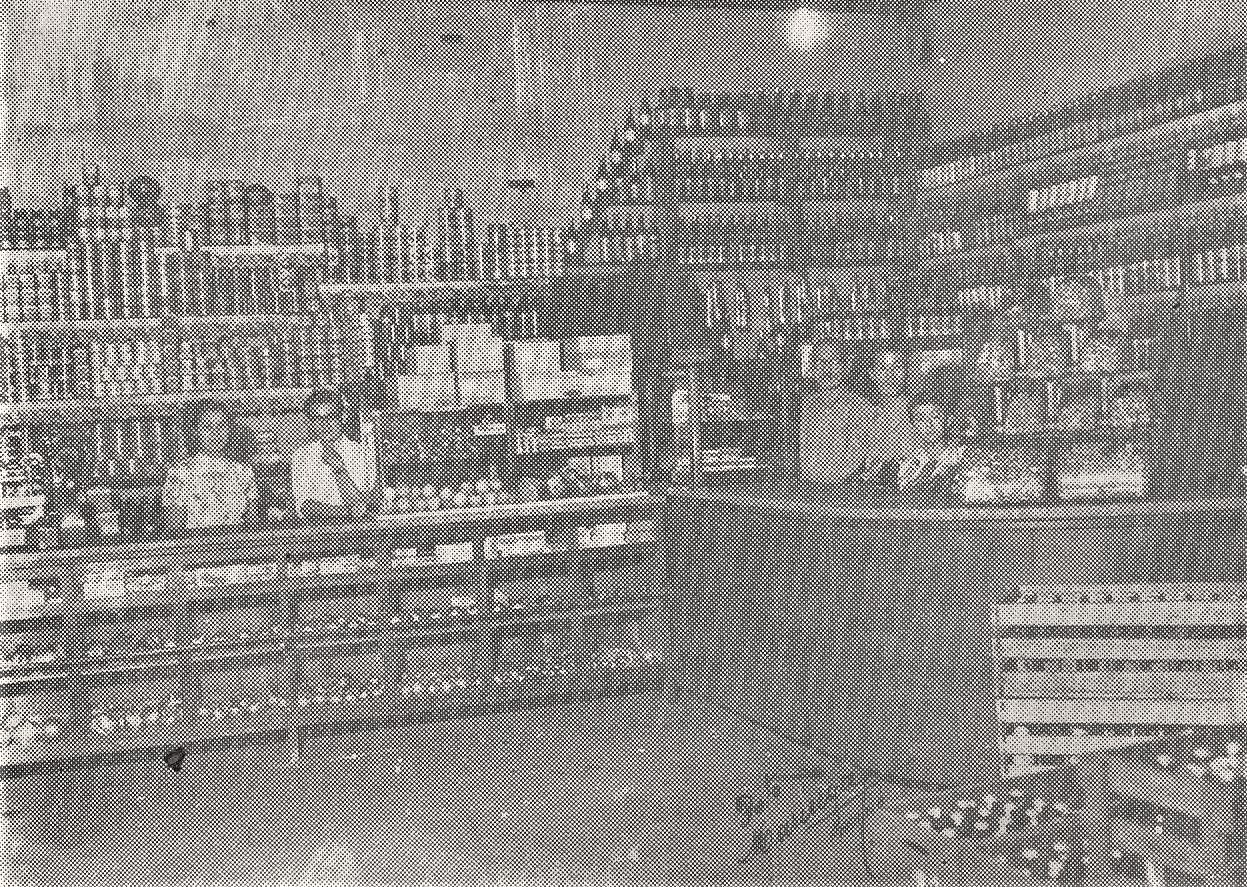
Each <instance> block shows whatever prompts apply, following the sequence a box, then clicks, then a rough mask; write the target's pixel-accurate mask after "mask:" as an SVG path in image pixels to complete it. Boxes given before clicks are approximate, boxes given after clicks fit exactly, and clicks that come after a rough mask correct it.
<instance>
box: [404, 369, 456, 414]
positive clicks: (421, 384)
mask: <svg viewBox="0 0 1247 887" xmlns="http://www.w3.org/2000/svg"><path fill="white" fill-rule="evenodd" d="M390 403H391V404H393V406H394V408H395V409H398V410H445V409H451V408H453V407H454V406H455V377H454V376H447V377H436V378H433V377H428V376H395V377H394V380H393V382H391V384H390Z"/></svg>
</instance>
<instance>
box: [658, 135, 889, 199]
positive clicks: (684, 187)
mask: <svg viewBox="0 0 1247 887" xmlns="http://www.w3.org/2000/svg"><path fill="white" fill-rule="evenodd" d="M671 173H672V177H673V179H674V181H675V194H676V197H677V198H678V199H679V200H687V201H697V200H780V199H786V198H790V197H800V198H804V199H807V200H818V199H840V200H847V199H851V198H875V197H891V196H898V195H899V193H900V180H899V179H898V178H897V177H896V176H895V175H893V173H892V170H891V168H890V166H889V164H888V163H887V162H886V161H885V159H884V157H883V155H882V154H880V153H877V152H867V151H862V152H856V153H852V154H850V153H847V152H843V151H840V152H834V151H830V150H824V149H821V148H818V149H809V150H806V149H800V150H796V151H789V150H785V149H784V148H781V147H778V146H769V147H766V148H758V147H750V148H747V149H742V150H739V151H732V150H728V151H723V150H721V149H718V148H715V149H713V150H710V149H705V150H703V149H693V150H688V151H683V152H681V153H679V154H677V155H676V158H675V162H674V166H673V168H672V170H671Z"/></svg>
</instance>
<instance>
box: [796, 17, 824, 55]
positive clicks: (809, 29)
mask: <svg viewBox="0 0 1247 887" xmlns="http://www.w3.org/2000/svg"><path fill="white" fill-rule="evenodd" d="M826 37H827V26H826V24H824V22H823V17H822V16H821V15H819V14H818V13H817V12H815V11H814V10H812V9H798V10H795V11H794V12H793V13H792V15H791V16H789V18H788V41H789V42H790V43H791V44H792V45H793V46H795V47H797V48H798V49H812V48H814V47H815V46H817V45H818V44H820V43H822V42H823V40H824V39H826Z"/></svg>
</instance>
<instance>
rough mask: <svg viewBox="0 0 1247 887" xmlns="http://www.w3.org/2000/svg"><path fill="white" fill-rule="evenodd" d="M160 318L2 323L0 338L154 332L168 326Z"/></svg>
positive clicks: (0, 324) (0, 325)
mask: <svg viewBox="0 0 1247 887" xmlns="http://www.w3.org/2000/svg"><path fill="white" fill-rule="evenodd" d="M166 323H167V321H166V320H165V319H163V318H160V317H126V318H114V319H107V320H18V321H8V322H5V323H0V337H3V338H6V339H8V338H12V337H13V334H14V333H64V334H72V333H99V332H108V331H112V330H117V331H122V330H125V331H130V330H133V331H142V332H154V331H157V330H160V329H161V328H163V327H164V326H165V325H166Z"/></svg>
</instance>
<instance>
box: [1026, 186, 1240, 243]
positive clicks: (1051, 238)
mask: <svg viewBox="0 0 1247 887" xmlns="http://www.w3.org/2000/svg"><path fill="white" fill-rule="evenodd" d="M1244 206H1247V192H1243V191H1239V192H1237V193H1232V194H1222V195H1218V196H1216V197H1210V198H1208V199H1206V200H1199V201H1194V202H1191V203H1183V204H1180V205H1178V206H1173V207H1168V208H1165V209H1158V210H1147V211H1146V212H1139V213H1132V214H1131V215H1126V216H1113V217H1111V218H1107V219H1097V220H1095V221H1090V222H1084V223H1083V224H1081V225H1075V226H1072V227H1069V228H1058V229H1056V230H1053V231H1044V232H1038V233H1035V234H1024V235H1022V236H1021V237H1020V238H1018V240H1017V241H1016V245H1017V246H1018V247H1019V248H1029V247H1035V246H1039V245H1041V244H1050V243H1053V242H1057V241H1061V240H1062V239H1067V238H1072V237H1080V238H1083V239H1089V238H1092V237H1097V236H1103V235H1105V234H1110V233H1118V232H1119V231H1121V230H1133V229H1135V228H1138V227H1143V226H1147V225H1149V224H1150V226H1151V227H1160V223H1164V225H1165V226H1171V225H1177V224H1182V223H1185V222H1192V221H1195V220H1196V219H1198V218H1199V217H1201V216H1203V215H1204V214H1210V213H1214V212H1219V211H1224V210H1229V209H1236V208H1237V209H1241V208H1243V207H1244Z"/></svg>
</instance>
